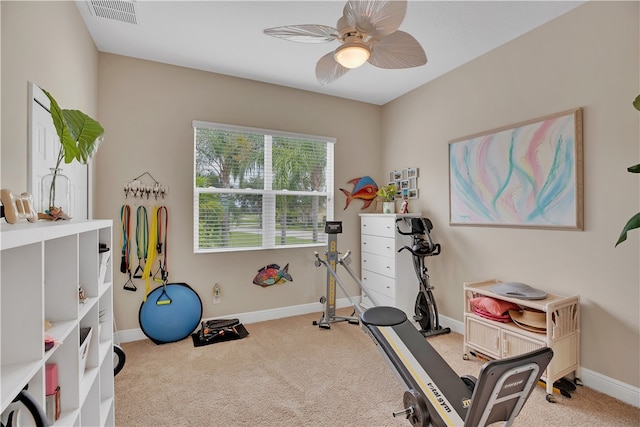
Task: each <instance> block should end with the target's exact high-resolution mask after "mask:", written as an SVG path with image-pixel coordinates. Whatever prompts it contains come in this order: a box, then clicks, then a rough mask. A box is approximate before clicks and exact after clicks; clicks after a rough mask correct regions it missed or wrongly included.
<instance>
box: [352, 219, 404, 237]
mask: <svg viewBox="0 0 640 427" xmlns="http://www.w3.org/2000/svg"><path fill="white" fill-rule="evenodd" d="M360 230H361V232H362V234H373V235H376V236H384V237H395V236H396V224H395V216H392V217H391V216H389V217H387V216H383V215H380V216H376V215H374V216H364V217H362V221H361V222H360Z"/></svg>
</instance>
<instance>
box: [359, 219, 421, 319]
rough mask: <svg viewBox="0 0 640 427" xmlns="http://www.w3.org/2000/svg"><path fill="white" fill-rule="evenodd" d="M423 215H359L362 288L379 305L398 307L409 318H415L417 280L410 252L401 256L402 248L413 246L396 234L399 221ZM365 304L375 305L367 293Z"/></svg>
mask: <svg viewBox="0 0 640 427" xmlns="http://www.w3.org/2000/svg"><path fill="white" fill-rule="evenodd" d="M420 216H421V214H420V213H409V214H380V213H373V214H360V233H361V234H360V239H361V241H360V249H361V256H360V258H361V275H362V285H363V286H364V287H365V288H366V289H367V292H369V293H370V294H371V295H372V296H373V298H375V299H376V301H377V302H378V304H379V305H386V306H391V307H397V308H399V309H401V310H402V311H404V312H405V313H406V315H407V318H408V319H413V315H414V304H415V299H416V295H417V294H418V279H417V277H416V275H415V271H414V269H413V264H412V261H411V253H410V252H408V251H403V252H400V253H398V250H399V249H400V248H402V247H403V246H411V237H410V236H402V235H400V234H399V233H398V232H397V230H396V219H398V218H411V217H420ZM403 229H405V230H406V229H407V227H406V226H405V227H404V228H403ZM362 305H363V306H364V307H371V306H372V305H373V304H371V302H370V301H369V298H367V296H366V295H365V294H364V293H363V294H362Z"/></svg>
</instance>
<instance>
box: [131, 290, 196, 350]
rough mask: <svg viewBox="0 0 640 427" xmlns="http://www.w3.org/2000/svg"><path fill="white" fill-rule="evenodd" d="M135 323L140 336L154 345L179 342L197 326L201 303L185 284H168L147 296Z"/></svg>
mask: <svg viewBox="0 0 640 427" xmlns="http://www.w3.org/2000/svg"><path fill="white" fill-rule="evenodd" d="M138 319H139V321H140V327H141V328H142V332H144V334H145V335H146V336H147V337H149V339H150V340H151V341H153V342H154V343H156V344H165V343H170V342H176V341H180V340H183V339H185V338H186V337H188V336H189V335H190V334H191V333H192V332H193V331H194V330H195V329H196V328H197V327H198V325H199V324H200V320H201V319H202V301H201V300H200V297H199V296H198V294H197V293H196V291H194V290H193V289H192V288H191V287H190V286H189V285H187V284H186V283H168V284H166V285H162V286H158V287H157V288H155V289H154V290H153V291H151V292H150V293H149V295H147V300H146V301H145V302H143V303H142V304H141V305H140V312H139V315H138Z"/></svg>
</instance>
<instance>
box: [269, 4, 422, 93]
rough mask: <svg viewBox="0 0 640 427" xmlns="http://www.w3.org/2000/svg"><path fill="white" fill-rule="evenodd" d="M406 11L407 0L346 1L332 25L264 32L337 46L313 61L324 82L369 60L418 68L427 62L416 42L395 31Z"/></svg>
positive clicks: (297, 40) (378, 64)
mask: <svg viewBox="0 0 640 427" xmlns="http://www.w3.org/2000/svg"><path fill="white" fill-rule="evenodd" d="M406 11H407V0H390V1H380V0H349V1H348V2H347V4H346V5H345V6H344V10H343V13H342V17H341V18H340V19H338V23H337V24H336V28H333V27H329V26H327V25H319V24H305V25H287V26H284V27H275V28H267V29H265V30H264V33H265V34H267V35H269V36H273V37H277V38H280V39H284V40H289V41H293V42H301V43H328V42H332V41H334V40H337V41H338V42H340V46H339V47H338V48H337V49H336V50H335V51H333V52H329V53H328V54H326V55H325V56H323V57H322V58H320V60H319V61H318V62H317V64H316V77H317V79H318V81H319V82H320V83H321V84H323V85H325V84H329V83H331V82H333V81H335V80H336V79H338V78H339V77H341V76H343V75H344V74H345V73H346V72H347V71H349V70H350V69H352V68H357V67H359V66H361V65H362V64H364V63H365V62H369V64H371V65H375V66H376V67H380V68H387V69H396V68H411V67H418V66H420V65H424V64H426V63H427V55H426V54H425V53H424V49H422V46H420V43H418V41H417V40H416V39H415V38H414V37H413V36H411V35H410V34H408V33H405V32H404V31H400V30H398V28H399V27H400V24H402V21H403V20H404V16H405V14H406Z"/></svg>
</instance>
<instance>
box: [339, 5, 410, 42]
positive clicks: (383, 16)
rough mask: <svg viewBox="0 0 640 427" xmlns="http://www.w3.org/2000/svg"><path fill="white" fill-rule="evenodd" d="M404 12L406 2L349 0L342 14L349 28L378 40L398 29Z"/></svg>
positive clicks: (405, 10)
mask: <svg viewBox="0 0 640 427" xmlns="http://www.w3.org/2000/svg"><path fill="white" fill-rule="evenodd" d="M406 12H407V1H406V0H397V1H381V0H349V1H348V2H347V4H346V5H345V6H344V10H343V12H342V13H343V16H344V19H345V20H346V22H347V23H348V24H349V26H350V27H351V28H353V29H355V30H356V31H358V32H361V33H366V34H367V35H369V36H371V37H373V38H374V39H378V40H379V39H381V38H382V37H384V36H386V35H388V34H391V33H393V32H394V31H396V30H397V29H398V28H400V24H402V21H403V20H404V16H405V14H406Z"/></svg>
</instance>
